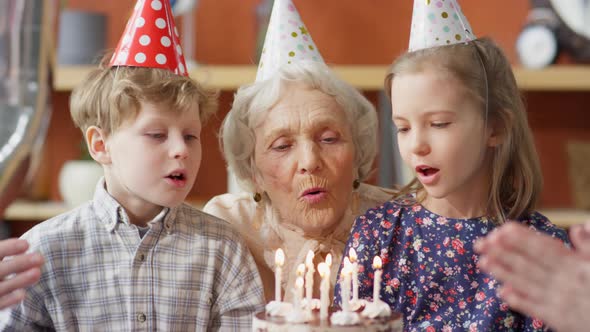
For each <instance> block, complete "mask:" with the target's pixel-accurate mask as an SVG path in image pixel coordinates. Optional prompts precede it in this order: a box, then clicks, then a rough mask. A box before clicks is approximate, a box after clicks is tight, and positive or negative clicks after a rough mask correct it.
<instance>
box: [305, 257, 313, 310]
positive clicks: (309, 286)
mask: <svg viewBox="0 0 590 332" xmlns="http://www.w3.org/2000/svg"><path fill="white" fill-rule="evenodd" d="M313 256H314V255H313V250H310V251H308V252H307V257H306V258H305V266H306V267H307V272H306V273H305V298H306V299H307V305H308V306H310V308H311V300H312V298H313V274H314V272H315V269H314V266H313Z"/></svg>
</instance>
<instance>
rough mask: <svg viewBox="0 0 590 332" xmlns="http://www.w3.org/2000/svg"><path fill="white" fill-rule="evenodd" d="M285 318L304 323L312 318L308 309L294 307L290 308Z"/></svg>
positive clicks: (292, 321) (290, 321) (288, 320)
mask: <svg viewBox="0 0 590 332" xmlns="http://www.w3.org/2000/svg"><path fill="white" fill-rule="evenodd" d="M285 318H286V319H287V322H289V323H305V322H309V321H310V320H311V319H312V315H311V312H310V311H307V310H297V309H295V310H292V311H291V312H290V313H289V314H288V315H287V317H285Z"/></svg>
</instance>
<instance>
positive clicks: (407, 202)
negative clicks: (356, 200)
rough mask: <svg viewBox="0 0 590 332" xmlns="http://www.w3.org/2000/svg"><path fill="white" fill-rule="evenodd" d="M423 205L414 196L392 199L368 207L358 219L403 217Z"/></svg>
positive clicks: (416, 210) (370, 219)
mask: <svg viewBox="0 0 590 332" xmlns="http://www.w3.org/2000/svg"><path fill="white" fill-rule="evenodd" d="M421 209H422V208H421V205H420V204H419V203H417V202H416V201H415V200H414V199H412V198H402V199H399V198H398V199H391V200H388V201H386V202H384V203H381V204H379V205H377V206H375V207H373V208H370V209H368V210H367V211H366V212H365V213H364V214H361V215H360V216H359V217H358V218H357V219H358V220H361V221H363V220H366V221H375V220H378V221H381V220H394V219H401V218H403V217H405V216H408V215H411V214H414V213H415V212H419V211H420V210H421Z"/></svg>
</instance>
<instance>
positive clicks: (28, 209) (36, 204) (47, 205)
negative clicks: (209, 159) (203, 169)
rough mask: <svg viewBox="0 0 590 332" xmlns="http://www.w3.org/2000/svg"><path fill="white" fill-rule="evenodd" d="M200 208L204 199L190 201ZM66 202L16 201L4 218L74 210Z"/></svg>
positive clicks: (29, 217)
mask: <svg viewBox="0 0 590 332" xmlns="http://www.w3.org/2000/svg"><path fill="white" fill-rule="evenodd" d="M188 203H189V204H191V205H192V206H195V207H196V208H198V209H202V208H203V206H205V203H206V202H204V201H188ZM72 209H73V207H70V206H67V205H66V204H65V203H64V202H51V201H26V200H16V201H14V202H13V203H12V204H11V205H10V206H9V207H8V208H7V209H6V211H5V212H4V219H5V220H10V221H44V220H47V219H49V218H53V217H55V216H57V215H59V214H62V213H64V212H67V211H69V210H72Z"/></svg>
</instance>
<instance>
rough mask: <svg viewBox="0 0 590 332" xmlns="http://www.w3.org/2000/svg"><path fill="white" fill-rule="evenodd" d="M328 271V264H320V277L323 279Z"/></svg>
mask: <svg viewBox="0 0 590 332" xmlns="http://www.w3.org/2000/svg"><path fill="white" fill-rule="evenodd" d="M328 271H329V270H328V265H326V263H324V262H321V263H319V264H318V273H319V274H320V277H322V278H323V277H324V276H325V275H326V273H327V272H328Z"/></svg>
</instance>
